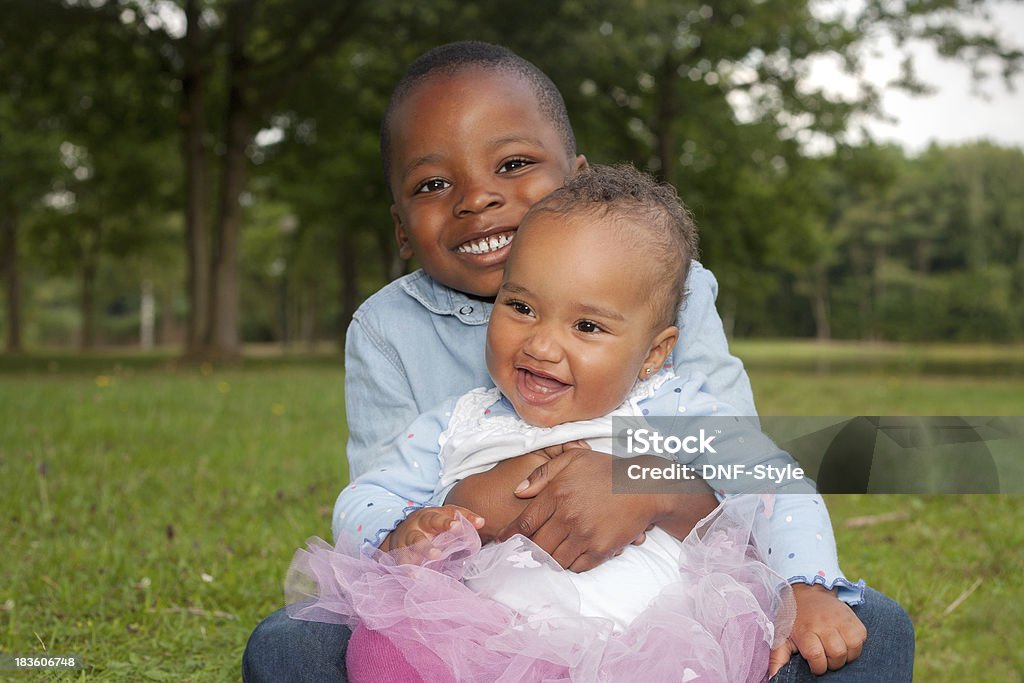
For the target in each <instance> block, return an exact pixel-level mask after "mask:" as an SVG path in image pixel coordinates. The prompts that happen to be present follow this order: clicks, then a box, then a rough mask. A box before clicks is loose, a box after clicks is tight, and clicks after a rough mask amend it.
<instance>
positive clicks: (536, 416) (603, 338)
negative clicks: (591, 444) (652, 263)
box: [487, 211, 678, 427]
mask: <svg viewBox="0 0 1024 683" xmlns="http://www.w3.org/2000/svg"><path fill="white" fill-rule="evenodd" d="M621 220H623V219H619V221H615V222H613V221H612V220H610V219H609V218H608V217H607V216H597V215H593V214H591V213H589V212H588V213H584V214H573V215H569V216H566V215H564V214H555V213H552V212H548V211H541V212H539V213H534V214H531V216H530V218H529V219H528V220H527V222H526V224H525V225H524V226H523V229H522V232H521V235H520V237H519V238H518V239H517V241H516V245H515V247H514V249H513V251H512V256H511V258H510V259H509V262H508V268H507V269H506V272H505V281H504V282H503V283H502V285H501V289H500V290H499V291H498V296H497V300H496V301H495V304H494V310H493V311H492V312H491V320H490V324H489V325H488V328H487V370H488V372H490V374H491V378H492V379H493V380H494V383H495V384H496V385H497V387H498V388H499V389H500V390H501V392H502V394H504V395H505V397H506V398H508V400H509V401H511V403H512V405H513V406H514V407H515V409H516V412H517V413H518V414H519V416H520V417H521V418H523V419H524V420H526V421H527V422H529V423H530V424H532V425H535V426H538V427H551V426H553V425H556V424H561V423H563V422H573V421H578V420H589V419H592V418H595V417H599V416H601V415H605V414H607V413H609V412H610V411H612V410H614V409H615V408H616V407H618V406H619V404H621V403H622V401H623V399H624V398H625V396H626V394H627V393H628V392H629V390H630V388H631V387H632V386H633V383H634V382H635V381H636V379H637V378H638V377H640V378H646V377H649V376H650V374H649V373H647V371H646V370H647V369H648V368H650V369H651V371H652V372H657V370H658V369H660V368H661V366H662V365H663V364H664V362H665V358H666V357H667V356H668V354H669V353H670V352H671V350H672V347H673V345H674V344H675V341H676V337H677V335H678V330H677V329H676V327H674V326H669V327H665V326H664V325H659V324H658V322H657V320H656V317H657V316H656V313H655V308H654V307H652V306H651V301H650V299H651V296H652V289H653V288H655V287H657V286H658V285H659V283H658V282H652V278H656V277H657V274H656V272H655V270H654V269H653V268H650V267H649V263H648V259H647V255H646V254H645V253H644V251H643V249H642V247H641V246H640V245H638V244H636V243H635V242H634V241H633V240H631V239H627V240H623V239H622V235H623V234H624V233H623V232H621V231H623V230H624V231H626V233H629V232H630V231H631V226H629V225H628V224H622V223H621V222H620V221H621ZM633 230H640V228H635V229H633ZM660 284H661V286H665V285H664V283H660Z"/></svg>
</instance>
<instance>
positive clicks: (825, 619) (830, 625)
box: [768, 583, 868, 678]
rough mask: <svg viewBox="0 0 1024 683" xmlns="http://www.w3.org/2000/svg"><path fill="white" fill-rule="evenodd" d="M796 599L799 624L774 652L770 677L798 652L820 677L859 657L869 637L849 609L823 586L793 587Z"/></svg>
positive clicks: (770, 666)
mask: <svg viewBox="0 0 1024 683" xmlns="http://www.w3.org/2000/svg"><path fill="white" fill-rule="evenodd" d="M793 597H794V598H795V599H796V621H795V622H794V623H793V632H792V633H790V634H789V640H787V641H786V642H785V643H783V644H782V645H780V646H779V647H777V648H775V649H774V650H772V652H771V655H770V656H769V658H768V677H769V678H771V677H772V676H774V675H775V674H776V673H778V671H779V669H781V668H782V667H783V666H784V665H785V664H786V662H788V661H789V658H790V657H791V656H792V655H793V654H795V653H797V652H799V653H800V654H801V656H803V658H804V659H806V660H807V664H808V665H809V666H810V668H811V673H813V674H815V675H816V676H820V675H822V674H823V673H825V671H826V670H832V671H835V670H836V669H839V668H841V667H843V666H844V665H845V664H846V663H847V662H852V661H853V660H855V659H857V657H859V656H860V651H861V648H862V647H864V641H865V640H866V639H867V637H868V632H867V629H865V628H864V624H863V623H861V620H860V619H858V618H857V615H856V614H854V613H853V610H852V609H850V606H849V605H847V604H846V603H845V602H843V601H841V600H840V599H839V598H837V597H836V596H835V593H834V592H832V591H830V590H826V589H825V587H824V586H811V585H808V584H806V583H796V584H793Z"/></svg>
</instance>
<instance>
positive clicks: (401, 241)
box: [391, 204, 412, 261]
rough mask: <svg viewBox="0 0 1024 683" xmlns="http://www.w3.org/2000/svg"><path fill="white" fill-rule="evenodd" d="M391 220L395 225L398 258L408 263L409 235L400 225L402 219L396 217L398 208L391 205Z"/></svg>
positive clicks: (410, 250) (410, 256)
mask: <svg viewBox="0 0 1024 683" xmlns="http://www.w3.org/2000/svg"><path fill="white" fill-rule="evenodd" d="M391 220H392V221H393V222H394V224H395V241H396V242H398V256H399V257H400V258H402V259H403V260H406V261H408V260H409V259H411V258H412V247H411V246H410V245H409V235H408V234H407V233H406V232H405V226H404V225H402V217H401V216H399V215H398V207H396V206H395V205H394V204H392V205H391Z"/></svg>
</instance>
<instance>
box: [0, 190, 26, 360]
mask: <svg viewBox="0 0 1024 683" xmlns="http://www.w3.org/2000/svg"><path fill="white" fill-rule="evenodd" d="M0 273H3V279H4V289H6V290H7V310H6V317H5V323H6V324H5V328H6V330H7V335H6V337H7V338H6V340H5V342H4V350H5V351H6V352H7V353H21V351H22V347H21V277H20V273H19V272H18V225H17V218H16V217H15V215H14V211H13V210H8V211H6V212H4V216H3V218H2V219H0Z"/></svg>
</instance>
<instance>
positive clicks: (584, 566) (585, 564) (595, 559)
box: [568, 552, 611, 573]
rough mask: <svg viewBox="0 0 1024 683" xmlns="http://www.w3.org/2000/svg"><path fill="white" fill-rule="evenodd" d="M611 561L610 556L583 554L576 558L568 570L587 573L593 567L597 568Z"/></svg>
mask: <svg viewBox="0 0 1024 683" xmlns="http://www.w3.org/2000/svg"><path fill="white" fill-rule="evenodd" d="M609 559H611V556H610V555H608V554H606V553H595V552H585V553H583V554H582V555H580V556H579V557H577V558H576V559H575V560H574V561H573V563H572V564H571V565H569V567H568V569H569V570H570V571H574V572H577V573H580V572H589V571H590V570H591V569H593V568H594V567H598V566H600V565H602V564H604V563H605V562H607V561H608V560H609Z"/></svg>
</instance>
